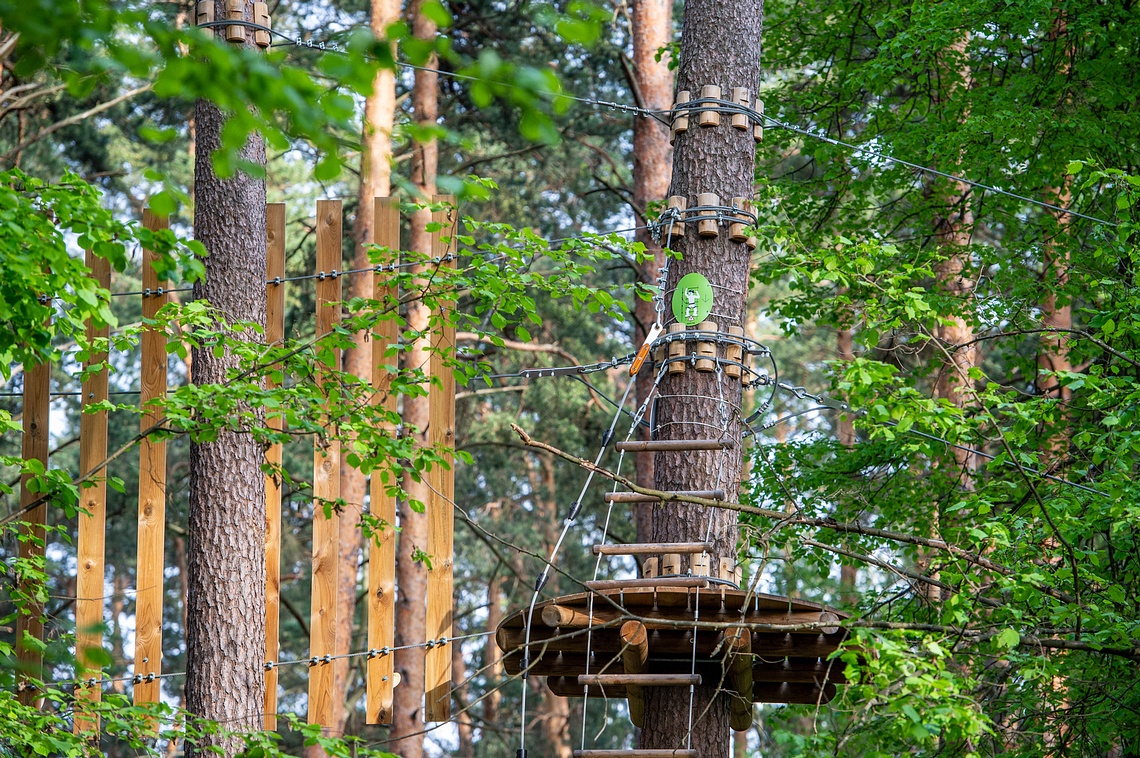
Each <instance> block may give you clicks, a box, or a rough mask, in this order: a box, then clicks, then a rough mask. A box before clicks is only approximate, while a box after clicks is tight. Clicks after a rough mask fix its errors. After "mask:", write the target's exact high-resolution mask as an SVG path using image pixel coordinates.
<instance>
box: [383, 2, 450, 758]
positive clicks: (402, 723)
mask: <svg viewBox="0 0 1140 758" xmlns="http://www.w3.org/2000/svg"><path fill="white" fill-rule="evenodd" d="M421 2H422V0H416V2H415V3H414V5H413V7H412V33H413V35H414V36H415V37H416V38H417V39H423V40H432V39H434V38H435V33H436V27H435V24H434V23H432V21H431V20H430V19H428V18H427V17H426V16H424V15H423V14H422V13H420V7H421ZM435 65H436V58H435V56H432V57H431V58H429V59H428V62H427V67H428V68H434V67H435ZM438 101H439V77H438V75H437V74H435V73H433V72H431V71H425V70H422V69H417V70H416V78H415V84H414V86H413V88H412V110H413V113H414V114H415V121H416V123H417V124H420V125H434V124H435V122H436V118H437V116H438V109H439V102H438ZM438 156H439V146H438V145H437V144H436V142H435V141H434V140H432V141H430V142H425V143H417V144H415V145H414V146H413V148H412V182H413V183H414V184H415V186H416V189H417V191H418V192H419V193H420V198H419V200H420V201H421V202H428V201H430V200H431V196H432V195H433V194H434V193H435V178H436V166H437V163H438V160H439V157H438ZM430 221H431V211H430V210H428V209H421V210H419V211H416V213H414V214H413V215H412V219H411V239H410V243H409V247H410V249H411V250H413V251H416V252H418V253H423V254H428V253H430V252H431V233H430V232H428V231H427V225H428V223H429V222H430ZM413 271H416V272H417V273H422V271H423V269H422V267H421V268H419V269H413ZM430 316H431V314H430V312H429V310H428V308H427V307H426V306H425V305H424V304H423V303H422V302H419V301H413V302H411V303H409V304H408V316H407V321H408V328H409V329H411V330H412V331H414V332H416V333H418V334H420V335H421V336H419V337H417V338H416V340H415V343H414V344H413V345H412V348H411V350H409V351H408V354H407V359H406V360H407V363H406V365H405V368H413V369H416V368H418V369H422V370H423V371H425V372H426V371H428V365H429V361H428V358H429V353H428V348H429V347H430V346H431V335H430V334H428V332H427V328H428V321H429V318H430ZM403 418H404V426H405V430H406V431H405V433H410V430H411V429H412V428H414V429H415V434H416V440H417V442H418V443H419V444H421V445H425V446H426V445H427V444H428V442H427V437H426V434H425V432H426V430H427V425H428V399H427V395H426V393H425V394H424V395H423V396H422V397H405V398H404V416H403ZM404 489H405V490H406V491H407V492H408V495H409V497H410V498H412V499H413V500H416V501H419V502H420V503H423V504H426V503H427V499H428V492H429V490H428V488H427V483H426V480H421V481H418V482H417V481H415V480H414V479H413V478H412V477H411V476H408V477H405V479H404ZM421 507H422V506H421ZM399 516H400V544H399V548H398V552H397V559H396V586H397V588H398V590H397V592H398V594H397V600H396V645H397V646H399V645H411V644H419V643H421V642H423V641H424V639H425V638H426V636H427V608H426V606H425V604H424V598H425V597H426V596H427V568H426V567H425V566H424V565H423V564H422V563H417V562H416V561H415V560H414V558H413V557H412V556H413V555H414V554H415V552H416V551H417V550H421V551H426V550H427V546H428V545H427V538H428V528H427V518H426V516H425V515H424V513H422V512H416V511H415V510H414V509H413V508H412V507H411V506H410V504H409V503H408V502H406V501H405V502H403V503H401V504H400V510H399ZM396 669H397V670H398V671H399V672H400V675H401V676H402V677H403V682H402V683H401V684H400V686H399V687H397V688H396V692H395V699H394V707H393V717H392V732H391V734H392V740H393V741H392V745H391V749H392V750H393V751H394V752H397V753H399V754H400V755H401V756H403V758H421V756H422V755H423V743H424V740H423V735H420V734H415V733H416V732H419V731H421V730H422V729H423V713H422V706H423V697H424V683H425V682H424V650H423V648H413V649H411V650H401V651H400V652H399V653H398V654H397V655H396Z"/></svg>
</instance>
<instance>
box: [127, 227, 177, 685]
mask: <svg viewBox="0 0 1140 758" xmlns="http://www.w3.org/2000/svg"><path fill="white" fill-rule="evenodd" d="M168 225H169V222H168V220H167V219H166V218H165V217H163V216H157V215H155V214H154V213H152V212H151V211H150V210H149V209H147V210H145V211H143V226H145V227H146V228H147V229H151V230H158V229H166V228H167V227H168ZM157 257H158V256H156V255H155V254H154V253H153V252H151V251H150V250H144V251H143V264H142V286H143V290H144V291H145V290H148V289H149V290H151V291H152V292H153V291H155V290H157V289H158V288H160V287H161V288H163V294H161V295H155V294H151V295H145V294H144V295H143V299H142V315H143V318H144V319H149V318H154V316H155V314H157V313H158V311H159V309H160V308H162V306H164V305H166V304H167V303H168V302H169V298H170V296H169V294H168V293H167V292H166V291H165V290H166V289H167V288H168V287H169V285H168V284H167V282H165V281H160V280H159V278H158V274H157V273H156V272H155V269H154V263H155V261H156V260H157ZM140 377H141V379H140V393H139V406H140V407H141V408H142V409H143V411H142V420H141V422H140V428H141V429H142V430H143V431H146V430H147V429H150V428H151V427H153V426H154V425H155V424H158V423H159V422H161V421H162V420H163V418H164V416H165V413H164V412H163V411H162V410H161V408H154V407H150V404H151V403H152V401H155V400H158V401H160V402H161V401H163V400H165V399H166V332H165V331H163V330H161V329H154V328H148V329H145V330H144V331H143V334H142V368H141V369H140ZM138 519H139V521H138V523H139V530H138V562H137V563H136V566H137V569H136V574H135V581H136V584H137V588H136V594H135V675H136V676H142V677H144V680H143V681H141V682H139V683H138V684H136V685H135V692H134V695H135V704H136V705H138V704H140V703H157V702H158V701H159V697H160V694H161V680H160V679H158V678H153V679H152V680H151V681H146V678H149V677H148V675H149V674H156V675H157V674H161V673H162V597H163V592H162V582H163V578H164V572H163V565H164V559H163V552H164V547H165V540H166V442H165V441H163V440H156V439H154V438H153V437H148V438H147V439H144V440H143V441H142V442H141V443H140V444H139V516H138Z"/></svg>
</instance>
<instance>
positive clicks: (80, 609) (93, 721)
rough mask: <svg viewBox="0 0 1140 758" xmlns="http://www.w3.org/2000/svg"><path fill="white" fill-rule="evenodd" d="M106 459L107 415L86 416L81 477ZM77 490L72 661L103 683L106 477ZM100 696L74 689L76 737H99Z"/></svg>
mask: <svg viewBox="0 0 1140 758" xmlns="http://www.w3.org/2000/svg"><path fill="white" fill-rule="evenodd" d="M87 267H88V268H89V269H91V278H92V279H94V280H95V281H96V282H98V283H99V286H100V287H102V288H103V289H110V288H111V264H110V262H109V261H108V260H107V259H106V258H100V257H99V256H97V255H95V254H94V253H92V252H91V251H90V250H88V251H87ZM109 334H110V329H109V328H108V327H107V326H102V327H96V326H95V325H94V324H93V323H91V321H90V320H88V322H87V339H88V341H91V340H96V339H106V338H107V336H108V335H109ZM105 360H107V354H106V353H105V352H104V353H93V354H92V355H91V357H90V360H89V361H88V362H87V365H88V366H90V365H92V364H96V363H102V362H103V361H105ZM82 398H83V399H82V403H83V405H84V406H88V405H95V404H97V403H101V402H103V401H104V400H106V399H107V369H106V368H103V369H101V370H100V371H98V372H96V373H94V374H91V375H89V376H88V377H87V378H86V379H84V380H83V395H82ZM106 457H107V411H99V412H98V413H84V414H83V416H82V417H81V418H80V419H79V474H80V476H86V475H88V474H89V473H91V471H93V470H94V469H95V468H96V467H97V466H99V465H101V464H102V463H103V459H105V458H106ZM89 484H90V486H87V487H84V488H83V489H82V490H81V491H80V496H79V502H80V505H81V506H82V510H81V511H80V513H79V537H78V542H77V544H76V556H77V562H78V569H77V574H78V575H77V576H76V578H75V660H76V664H77V666H78V669H77V671H76V674H77V676H78V677H79V678H80V679H85V678H96V679H102V666H100V665H99V664H98V663H97V662H95V661H94V660H92V657H91V655H90V652H89V651H92V650H100V649H102V647H103V628H102V627H103V583H104V580H105V579H106V576H105V573H104V568H103V551H104V545H105V542H106V534H107V532H106V526H107V477H106V473H105V472H100V473H99V474H98V475H97V476H95V477H94V479H93V480H92V481H91V482H90V483H89ZM102 694H103V689H102V687H101V686H99V685H96V686H94V687H78V688H76V691H75V699H76V704H75V712H76V715H75V733H76V734H83V733H85V732H97V731H98V729H99V719H98V716H91V717H81V715H80V714H82V713H84V712H85V711H86V710H87V708H88V707H89V706H90V705H92V704H94V703H98V702H99V700H100V698H101V696H102Z"/></svg>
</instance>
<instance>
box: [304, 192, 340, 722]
mask: <svg viewBox="0 0 1140 758" xmlns="http://www.w3.org/2000/svg"><path fill="white" fill-rule="evenodd" d="M341 222H342V219H341V201H340V200H318V201H317V271H318V272H324V273H325V274H326V276H325V278H324V279H323V280H322V279H318V280H317V334H318V335H322V334H328V333H329V332H331V331H333V329H334V328H335V327H336V325H337V323H339V322H340V310H341V306H340V299H341V296H340V291H341V287H340V277H339V276H336V277H334V276H332V272H333V271H337V270H339V269H340V268H341ZM329 367H330V368H334V369H339V368H340V350H334V351H333V354H332V356H331V363H330V364H329ZM313 466H314V472H313V498H314V501H315V502H314V513H313V587H312V611H311V621H310V624H309V657H316V658H321V657H322V656H326V655H333V654H334V653H335V647H336V614H337V608H336V588H337V568H338V564H339V563H340V561H339V551H338V547H337V534H338V531H339V528H340V526H339V521H340V519H339V517H338V515H337V512H336V511H335V510H330V511H329V512H328V515H326V510H325V503H327V502H329V501H334V500H336V499H337V498H339V497H340V442H338V441H336V440H333V439H328V440H318V441H317V446H316V449H315V451H314V455H313ZM334 694H335V693H334V692H333V667H332V665H331V664H327V663H318V664H317V665H316V666H313V667H311V668H310V669H309V723H310V724H320V725H322V726H329V725H330V724H331V723H332V709H333V697H334Z"/></svg>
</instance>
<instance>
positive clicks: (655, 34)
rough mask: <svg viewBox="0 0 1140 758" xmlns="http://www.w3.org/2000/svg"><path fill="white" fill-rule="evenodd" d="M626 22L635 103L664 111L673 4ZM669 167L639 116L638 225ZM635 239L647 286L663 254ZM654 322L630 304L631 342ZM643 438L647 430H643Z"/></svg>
mask: <svg viewBox="0 0 1140 758" xmlns="http://www.w3.org/2000/svg"><path fill="white" fill-rule="evenodd" d="M632 11H633V13H632V18H631V22H630V26H631V29H630V31H631V34H632V36H633V86H634V91H635V94H636V98H637V101H638V104H639V105H641V106H642V107H645V108H652V109H653V110H666V109H668V108H669V107H670V105H672V102H671V100H672V97H673V72H672V71H670V70H669V59H668V58H662V60H661V61H660V62H658V61H657V51H658V50H660V49H661V48H662V47H664V46H665V45H666V44H668V42H669V40H670V39H672V36H673V4H672V2H670V0H635V1H634V2H633V5H632ZM672 168H673V149H672V146H670V144H669V128H668V127H666V126H665V125H664V124H662V123H661V122H659V121H657V120H656V119H653V118H638V119H637V120H636V121H634V122H633V204H634V206H635V207H636V209H637V212H638V213H639V214H641V217H640V218H639V219H638V226H642V225H644V223H645V220H646V216H645V211H646V208H647V207H648V206H649V204H650V203H653V202H659V201H661V200H663V199H664V198H665V196H666V195H667V194H668V192H669V179H670V173H671V171H672ZM637 241H638V242H640V243H642V244H643V245H645V249H646V252H648V253H650V254H651V255H652V257H651V258H648V259H646V261H645V262H644V263H642V264H641V266H640V267H639V270H638V274H637V276H638V281H640V282H641V283H642V284H644V285H646V286H653V285H654V284H656V282H657V277H658V275H659V274H660V270H661V266H662V265H664V263H665V256H664V254H663V253H662V252H661V245H660V244H658V243H657V242H656V241H654V239H653V237H652V236H650V234H649V232H648V230H646V229H640V230H638V232H637ZM656 319H657V314H656V313H655V312H654V309H653V303H652V302H651V301H648V300H637V301H636V303H635V304H634V323H635V329H634V342H635V344H637V345H640V344H641V343H642V342H644V341H645V335H646V333H647V331H648V329H649V328H650V327H651V326H652V325H653V323H654V321H656ZM652 387H653V377H652V375H651V372H649V371H644V372H642V373H641V374H640V375H639V376H638V377H637V387H636V390H635V392H636V393H637V405H638V407H640V406H641V404H642V403H644V402H645V398H646V397H648V396H649V392H650V390H651V389H652ZM641 436H642V438H643V439H648V438H649V434H648V431H647V430H645V431H642V434H641ZM634 466H635V478H636V481H637V483H638V484H640V485H642V486H643V487H650V486H652V485H653V453H636V454H635V462H634ZM651 513H652V507H651V506H648V505H644V506H641V507H639V508H638V509H637V538H638V541H640V542H645V541H648V539H649V525H650V514H651Z"/></svg>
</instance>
